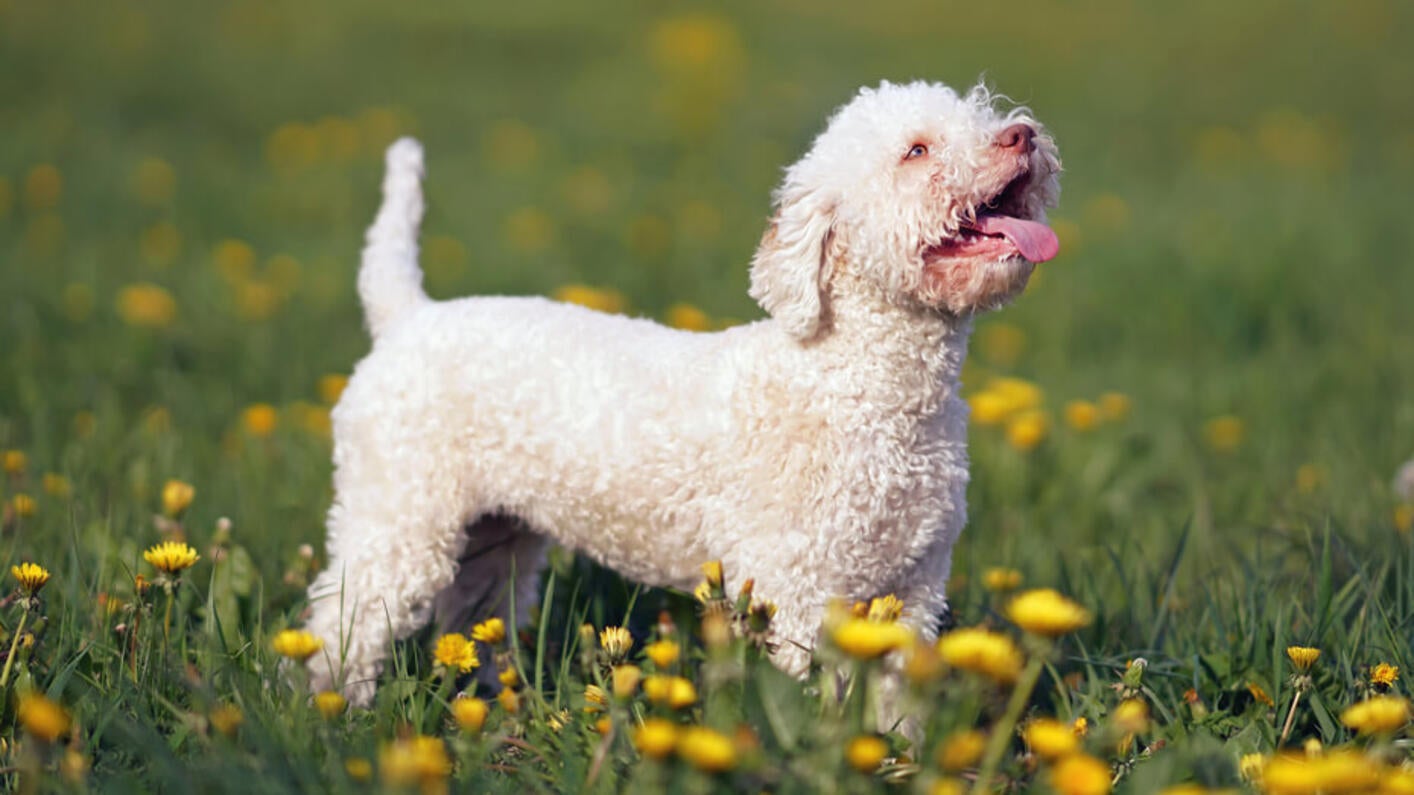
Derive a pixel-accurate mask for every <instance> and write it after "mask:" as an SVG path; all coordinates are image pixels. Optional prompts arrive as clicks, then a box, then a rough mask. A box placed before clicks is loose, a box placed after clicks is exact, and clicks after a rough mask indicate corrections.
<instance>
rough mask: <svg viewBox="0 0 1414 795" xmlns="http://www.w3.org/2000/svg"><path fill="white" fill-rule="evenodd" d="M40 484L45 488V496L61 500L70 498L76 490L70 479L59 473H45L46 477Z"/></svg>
mask: <svg viewBox="0 0 1414 795" xmlns="http://www.w3.org/2000/svg"><path fill="white" fill-rule="evenodd" d="M40 483H41V484H42V485H43V487H44V493H45V494H48V495H49V496H51V497H57V498H59V499H64V498H65V497H68V496H69V494H71V493H72V492H73V489H74V487H73V484H72V483H70V482H69V479H68V478H66V477H64V476H63V475H60V474H58V473H57V472H45V473H44V477H43V478H41V479H40Z"/></svg>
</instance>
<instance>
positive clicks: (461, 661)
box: [432, 632, 481, 673]
mask: <svg viewBox="0 0 1414 795" xmlns="http://www.w3.org/2000/svg"><path fill="white" fill-rule="evenodd" d="M432 658H433V659H434V660H436V661H437V663H438V664H439V665H441V666H442V667H444V668H446V669H448V670H452V669H456V670H458V671H461V672H462V673H467V672H468V671H470V670H472V669H473V668H477V667H479V666H480V665H481V659H480V658H479V657H477V656H476V644H475V643H472V642H471V641H469V640H467V639H466V636H465V635H463V634H461V633H460V632H449V633H447V634H445V635H443V636H442V637H440V638H438V639H437V645H436V646H435V647H434V648H433V650H432Z"/></svg>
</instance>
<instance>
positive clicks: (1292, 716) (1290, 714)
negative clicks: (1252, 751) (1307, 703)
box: [1277, 687, 1305, 748]
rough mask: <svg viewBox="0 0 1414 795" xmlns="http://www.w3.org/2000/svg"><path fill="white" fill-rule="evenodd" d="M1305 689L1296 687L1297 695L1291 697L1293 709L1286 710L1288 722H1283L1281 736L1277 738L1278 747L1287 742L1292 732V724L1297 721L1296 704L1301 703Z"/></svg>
mask: <svg viewBox="0 0 1414 795" xmlns="http://www.w3.org/2000/svg"><path fill="white" fill-rule="evenodd" d="M1304 692H1305V690H1304V689H1302V688H1299V687H1298V688H1296V695H1294V696H1292V697H1291V709H1288V710H1287V711H1286V723H1284V724H1282V727H1281V737H1278V738H1277V748H1280V747H1282V746H1283V745H1284V744H1286V738H1287V735H1289V734H1291V724H1292V723H1295V722H1296V705H1297V704H1300V703H1301V694H1302V693H1304Z"/></svg>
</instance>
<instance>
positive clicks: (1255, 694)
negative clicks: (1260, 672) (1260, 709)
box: [1247, 682, 1276, 707]
mask: <svg viewBox="0 0 1414 795" xmlns="http://www.w3.org/2000/svg"><path fill="white" fill-rule="evenodd" d="M1247 692H1248V693H1251V694H1252V698H1253V699H1255V700H1256V701H1257V703H1259V704H1264V705H1266V706H1268V707H1275V706H1276V702H1275V701H1272V697H1271V696H1269V695H1267V691H1266V689H1265V688H1263V687H1262V686H1261V685H1259V684H1257V683H1256V682H1248V683H1247Z"/></svg>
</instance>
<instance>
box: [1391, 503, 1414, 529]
mask: <svg viewBox="0 0 1414 795" xmlns="http://www.w3.org/2000/svg"><path fill="white" fill-rule="evenodd" d="M1394 529H1396V530H1398V531H1399V532H1401V533H1404V534H1405V535H1408V534H1409V532H1410V531H1411V530H1414V505H1410V504H1407V503H1401V504H1399V505H1396V506H1394Z"/></svg>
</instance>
